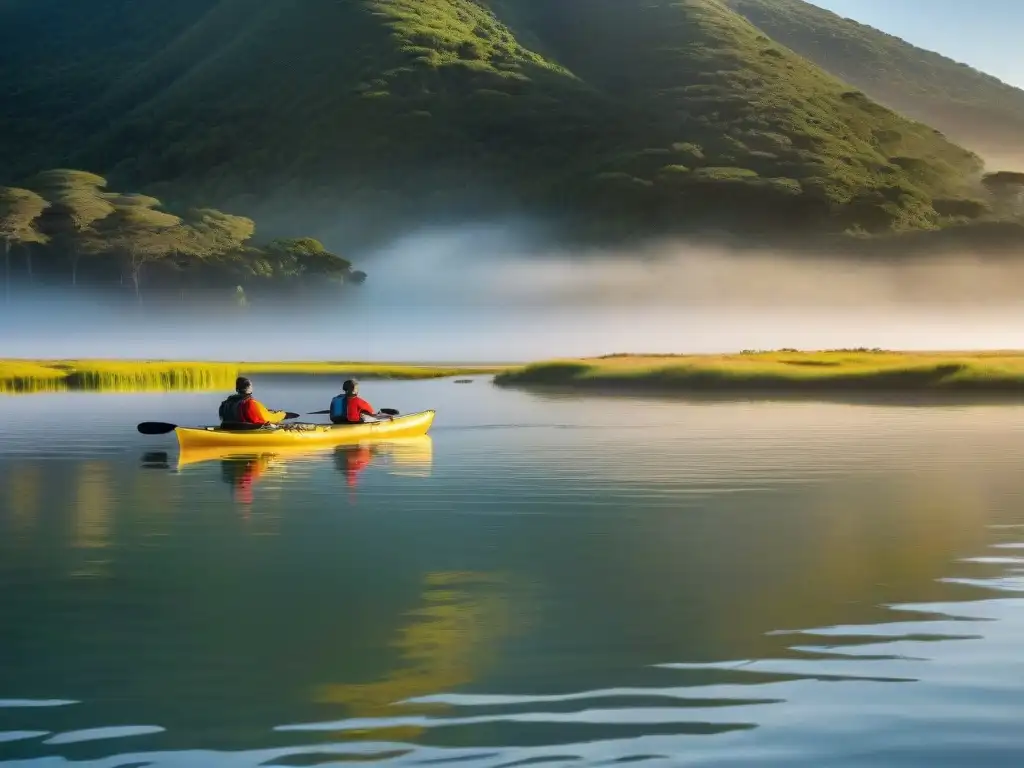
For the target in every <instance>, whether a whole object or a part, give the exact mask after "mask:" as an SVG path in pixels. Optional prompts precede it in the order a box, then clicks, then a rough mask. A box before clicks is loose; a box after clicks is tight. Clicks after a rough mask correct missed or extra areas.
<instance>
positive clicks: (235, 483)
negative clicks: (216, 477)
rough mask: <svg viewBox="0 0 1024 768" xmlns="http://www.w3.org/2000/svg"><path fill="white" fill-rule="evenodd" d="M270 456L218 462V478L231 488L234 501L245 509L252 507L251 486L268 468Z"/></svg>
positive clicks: (226, 459)
mask: <svg viewBox="0 0 1024 768" xmlns="http://www.w3.org/2000/svg"><path fill="white" fill-rule="evenodd" d="M272 458H273V456H272V455H269V454H263V455H262V456H245V457H232V458H224V459H222V460H221V462H220V476H221V478H222V479H223V480H224V482H226V483H228V484H229V485H230V486H231V489H232V491H233V496H234V500H235V502H236V503H238V504H243V505H244V506H246V507H249V506H252V500H253V495H252V491H253V486H254V485H256V483H257V482H258V481H259V479H260V476H261V475H262V474H263V473H264V472H266V471H267V467H269V466H270V462H271V459H272Z"/></svg>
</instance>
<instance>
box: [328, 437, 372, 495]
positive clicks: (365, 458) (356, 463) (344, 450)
mask: <svg viewBox="0 0 1024 768" xmlns="http://www.w3.org/2000/svg"><path fill="white" fill-rule="evenodd" d="M376 453H377V451H376V449H375V448H371V447H370V446H368V445H340V446H338V447H337V448H336V449H335V451H334V465H335V466H336V467H337V468H338V471H339V472H341V473H342V474H344V475H345V482H346V484H347V485H348V487H349V488H350V489H353V488H355V487H356V486H357V485H358V484H359V474H360V473H361V472H362V471H363V470H365V469H366V468H367V467H368V466H370V464H371V463H373V457H374V455H375V454H376Z"/></svg>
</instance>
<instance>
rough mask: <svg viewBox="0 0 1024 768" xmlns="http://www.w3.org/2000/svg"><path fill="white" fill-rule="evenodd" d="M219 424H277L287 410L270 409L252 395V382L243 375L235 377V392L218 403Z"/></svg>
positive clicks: (285, 414) (286, 413)
mask: <svg viewBox="0 0 1024 768" xmlns="http://www.w3.org/2000/svg"><path fill="white" fill-rule="evenodd" d="M219 413H220V422H221V426H225V425H231V424H277V423H278V422H279V421H282V420H283V419H284V417H285V416H287V415H288V412H287V411H270V410H267V408H266V406H264V405H263V403H261V402H260V401H259V400H257V399H256V398H254V397H253V396H252V382H251V381H249V380H248V379H247V378H245V377H244V376H239V377H238V378H237V379H235V394H233V395H231V396H229V397H228V398H227V399H226V400H225V401H224V402H223V403H221V404H220V412H219Z"/></svg>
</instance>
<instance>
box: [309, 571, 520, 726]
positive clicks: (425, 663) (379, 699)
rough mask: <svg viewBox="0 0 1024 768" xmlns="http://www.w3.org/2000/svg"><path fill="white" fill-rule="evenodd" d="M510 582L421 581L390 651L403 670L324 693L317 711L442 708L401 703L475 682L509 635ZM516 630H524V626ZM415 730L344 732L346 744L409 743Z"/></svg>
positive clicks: (478, 577) (474, 575) (454, 574)
mask: <svg viewBox="0 0 1024 768" xmlns="http://www.w3.org/2000/svg"><path fill="white" fill-rule="evenodd" d="M508 587H509V583H508V578H507V577H506V576H503V575H501V574H494V573H484V572H472V571H465V572H460V571H440V572H433V573H428V574H426V575H425V576H424V579H423V594H422V597H421V604H420V606H419V607H418V608H416V609H414V610H412V611H409V612H408V613H407V614H406V617H407V622H406V624H405V625H404V626H403V627H401V628H400V629H399V630H398V632H397V634H396V636H395V637H394V639H393V640H392V641H391V643H390V647H391V648H393V649H395V651H396V653H397V654H398V657H399V660H400V666H398V667H397V668H396V669H393V670H392V671H391V672H389V673H388V674H387V675H385V676H384V678H382V679H380V680H375V681H372V682H366V683H336V684H329V685H324V686H321V687H320V688H319V689H318V690H317V691H316V692H315V694H314V700H315V701H316V702H317V703H320V704H339V705H343V706H344V707H345V709H346V715H347V716H349V717H356V718H374V717H388V716H393V715H395V714H396V712H395V710H394V706H395V705H398V704H401V705H402V709H401V712H400V713H399V714H401V715H411V714H412V715H414V714H429V713H435V712H438V711H442V710H444V709H446V707H445V706H444V705H439V704H419V703H417V704H404V703H403V702H405V701H407V700H408V699H412V698H416V697H420V696H426V695H428V694H434V693H442V692H448V691H451V690H452V689H453V688H455V687H457V686H460V685H465V684H466V683H469V682H472V681H473V680H474V679H475V678H476V677H477V676H478V675H479V673H480V672H481V670H482V669H484V668H485V667H486V666H488V665H489V664H491V663H492V662H493V661H494V659H495V658H496V656H497V653H498V647H497V646H498V643H499V642H500V641H501V640H502V639H504V638H505V637H507V636H508V635H509V634H510V633H511V631H512V629H513V623H512V620H511V617H512V613H511V611H510V609H509V600H508ZM518 629H522V627H521V626H519V627H518ZM422 730H423V729H422V728H419V727H416V726H397V727H383V728H379V729H374V730H373V731H372V732H371V731H345V732H343V733H342V734H334V736H337V735H340V736H343V737H345V738H370V737H371V735H372V738H374V739H394V740H408V739H412V738H414V737H416V736H417V735H419V734H420V733H421V732H422Z"/></svg>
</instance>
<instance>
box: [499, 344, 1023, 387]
mask: <svg viewBox="0 0 1024 768" xmlns="http://www.w3.org/2000/svg"><path fill="white" fill-rule="evenodd" d="M495 383H497V384H500V385H504V386H517V385H519V386H545V387H555V388H564V389H602V390H606V391H619V392H630V391H642V390H647V391H651V390H658V391H679V392H695V391H704V392H714V391H722V392H740V391H742V392H753V393H756V392H795V393H797V392H804V391H806V392H823V391H824V392H828V391H863V392H928V391H943V392H946V391H949V392H991V393H1003V394H1021V395H1024V352H1017V351H1000V352H889V351H885V350H830V351H822V352H800V351H796V350H780V351H750V352H744V353H740V354H730V355H609V356H606V357H600V358H586V359H572V360H552V361H549V362H543V363H535V364H532V365H527V366H523V367H520V368H510V369H508V370H506V371H504V372H501V373H499V374H498V375H497V376H496V377H495Z"/></svg>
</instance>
